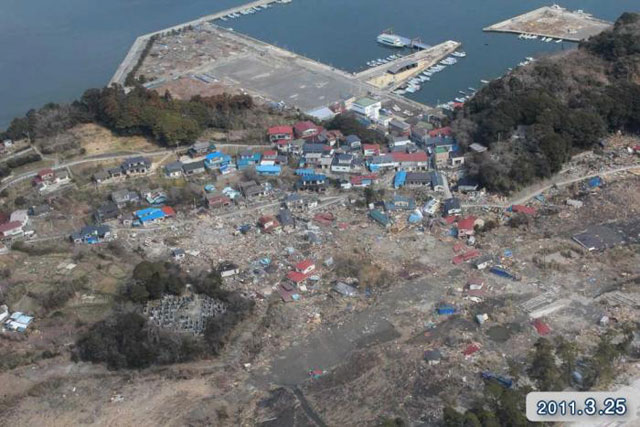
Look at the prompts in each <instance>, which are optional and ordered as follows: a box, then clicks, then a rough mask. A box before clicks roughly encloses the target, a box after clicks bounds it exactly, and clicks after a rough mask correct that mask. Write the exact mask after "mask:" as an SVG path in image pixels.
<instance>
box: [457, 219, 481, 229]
mask: <svg viewBox="0 0 640 427" xmlns="http://www.w3.org/2000/svg"><path fill="white" fill-rule="evenodd" d="M477 219H478V218H476V217H475V216H469V217H467V218H464V219H461V220H460V221H458V230H473V228H474V226H475V223H476V220H477Z"/></svg>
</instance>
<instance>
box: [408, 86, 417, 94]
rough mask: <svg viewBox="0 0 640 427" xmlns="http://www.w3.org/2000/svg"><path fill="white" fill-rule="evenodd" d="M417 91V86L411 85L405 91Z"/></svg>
mask: <svg viewBox="0 0 640 427" xmlns="http://www.w3.org/2000/svg"><path fill="white" fill-rule="evenodd" d="M415 91H416V88H415V87H414V86H409V87H407V88H406V89H405V92H407V93H414V92H415Z"/></svg>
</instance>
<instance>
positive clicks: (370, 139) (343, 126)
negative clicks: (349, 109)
mask: <svg viewBox="0 0 640 427" xmlns="http://www.w3.org/2000/svg"><path fill="white" fill-rule="evenodd" d="M327 129H337V130H339V131H340V132H342V134H343V135H345V136H347V135H358V136H359V137H360V138H361V139H362V141H364V142H367V143H384V142H385V138H384V135H381V134H380V133H378V132H376V131H375V130H372V129H369V128H367V127H366V126H364V125H363V124H362V123H360V122H359V121H358V120H357V119H356V117H355V115H353V113H343V114H340V115H338V116H336V117H334V118H333V119H332V120H330V121H329V122H327Z"/></svg>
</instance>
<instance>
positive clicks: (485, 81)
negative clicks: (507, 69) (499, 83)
mask: <svg viewBox="0 0 640 427" xmlns="http://www.w3.org/2000/svg"><path fill="white" fill-rule="evenodd" d="M480 83H482V84H485V85H486V84H489V80H480Z"/></svg>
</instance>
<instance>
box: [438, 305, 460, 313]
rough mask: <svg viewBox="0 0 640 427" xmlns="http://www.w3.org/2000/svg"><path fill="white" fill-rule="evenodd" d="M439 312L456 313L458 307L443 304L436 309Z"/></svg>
mask: <svg viewBox="0 0 640 427" xmlns="http://www.w3.org/2000/svg"><path fill="white" fill-rule="evenodd" d="M436 312H437V313H438V314H455V312H456V309H455V307H453V306H451V305H441V306H440V307H438V308H437V309H436Z"/></svg>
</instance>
